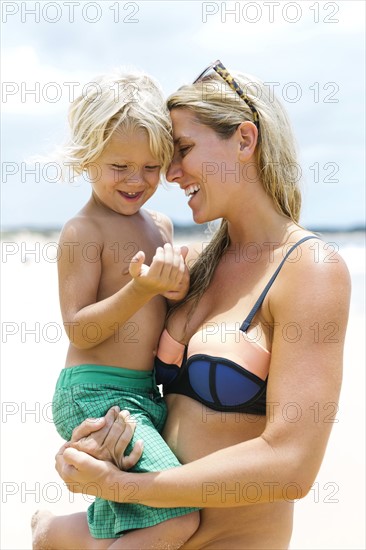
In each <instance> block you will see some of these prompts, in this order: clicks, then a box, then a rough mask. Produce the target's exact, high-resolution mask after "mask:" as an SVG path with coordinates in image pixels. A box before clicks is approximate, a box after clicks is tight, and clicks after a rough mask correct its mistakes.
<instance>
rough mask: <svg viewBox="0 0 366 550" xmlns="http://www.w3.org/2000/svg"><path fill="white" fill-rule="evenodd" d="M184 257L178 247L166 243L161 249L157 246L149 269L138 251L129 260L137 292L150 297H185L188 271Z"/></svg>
mask: <svg viewBox="0 0 366 550" xmlns="http://www.w3.org/2000/svg"><path fill="white" fill-rule="evenodd" d="M185 248H186V247H184V249H185ZM187 252H188V250H187V251H184V253H185V256H186V255H187ZM185 256H184V257H183V255H182V253H181V249H180V247H178V246H174V247H173V246H172V245H171V244H170V243H166V244H165V245H164V247H163V248H162V247H160V246H159V247H158V248H157V249H156V253H155V256H154V257H153V260H152V263H151V266H150V267H149V266H147V265H145V264H144V260H145V254H144V252H142V251H139V252H137V254H136V255H135V256H134V257H133V258H132V260H131V263H130V269H129V271H130V275H131V277H132V278H133V279H134V283H135V284H136V285H137V287H138V289H139V291H141V292H146V293H149V294H151V296H155V295H157V294H162V295H163V296H166V293H173V294H171V296H172V297H173V299H177V298H176V296H177V295H183V293H184V295H185V294H186V292H187V275H188V273H187V272H188V269H187V267H186V265H185V261H184V258H185ZM166 297H167V296H166ZM178 299H181V298H178Z"/></svg>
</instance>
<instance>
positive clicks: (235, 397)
mask: <svg viewBox="0 0 366 550" xmlns="http://www.w3.org/2000/svg"><path fill="white" fill-rule="evenodd" d="M314 238H315V239H317V238H318V237H316V236H315V235H311V236H307V237H304V238H303V239H301V240H300V241H298V242H297V243H296V244H295V245H293V246H292V247H291V248H290V250H289V251H288V252H287V254H286V255H285V257H284V258H283V260H282V261H281V263H280V265H279V266H278V268H277V269H276V271H275V272H274V274H273V275H272V277H271V279H270V280H269V282H268V283H267V285H266V286H265V288H264V290H263V292H262V293H261V295H260V296H259V298H258V300H257V301H256V303H255V304H254V306H253V308H252V310H251V311H250V313H249V315H248V316H247V317H246V319H245V320H244V321H243V323H242V324H241V325H240V326H239V323H234V324H232V325H228V324H227V323H222V325H223V326H224V330H225V337H224V336H223V334H220V327H219V326H218V324H217V323H206V324H205V328H204V329H202V330H201V331H199V332H197V333H196V334H194V335H193V336H192V338H191V339H190V341H189V343H188V344H187V345H185V344H182V343H180V342H177V341H176V340H174V339H173V338H172V337H171V336H170V334H169V333H168V331H167V330H166V329H165V330H164V331H163V333H162V335H161V337H160V342H159V347H158V351H157V354H156V358H155V373H156V382H157V384H162V385H163V392H164V395H167V394H169V393H177V394H181V395H186V396H188V397H191V398H192V399H195V400H196V401H199V402H200V403H202V404H204V405H206V406H207V407H209V408H211V409H213V410H216V411H226V412H241V413H251V414H259V415H265V414H266V389H267V378H268V372H269V365H270V360H271V354H270V352H269V351H267V350H265V349H264V348H263V347H262V346H261V345H260V344H258V343H257V342H255V340H254V339H252V338H249V337H248V336H247V330H248V328H249V327H250V325H251V322H252V320H253V319H254V316H255V315H256V313H257V311H258V310H259V309H260V307H261V305H262V303H263V300H264V298H265V297H266V295H267V293H268V291H269V289H270V288H271V286H272V284H273V282H274V281H275V279H276V277H277V275H278V274H279V272H280V270H281V268H282V266H283V264H284V263H285V261H286V259H287V258H288V256H289V255H290V254H291V252H292V251H293V250H294V249H295V248H296V247H298V246H299V245H300V244H301V243H303V242H304V241H307V240H308V239H314ZM227 334H231V336H234V339H233V338H229V342H226V339H227V338H226V335H227ZM207 348H209V354H208V353H207Z"/></svg>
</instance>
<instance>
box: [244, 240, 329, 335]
mask: <svg viewBox="0 0 366 550" xmlns="http://www.w3.org/2000/svg"><path fill="white" fill-rule="evenodd" d="M309 239H320V237H317V236H316V235H308V236H307V237H303V238H302V239H300V241H298V242H297V243H295V244H294V245H293V246H292V247H291V248H290V250H289V251H288V252H287V254H286V256H285V257H284V258H283V260H282V261H281V263H280V265H279V266H278V268H277V269H276V271H275V272H274V273H273V275H272V277H271V278H270V280H269V281H268V283H267V285H266V286H265V288H264V290H263V292H262V293H261V295H260V296H259V298H258V300H257V301H256V303H255V304H254V306H253V308H252V309H251V311H250V313H249V315H248V316H247V318H246V319H245V320H244V321H243V323H242V325H241V327H240V330H241V331H243V332H246V331H247V330H248V328H249V326H250V324H251V322H252V321H253V319H254V316H255V314H256V313H257V311H258V309H259V308H260V307H261V305H262V303H263V300H264V298H265V297H266V296H267V293H268V291H269V289H270V288H271V286H272V285H273V283H274V281H275V280H276V277H277V275H278V274H279V272H280V271H281V268H282V266H283V264H284V263H285V261H286V260H287V258H288V257H289V255H290V254H291V252H292V251H293V250H295V248H297V247H298V246H299V245H300V244H301V243H303V242H305V241H308V240H309Z"/></svg>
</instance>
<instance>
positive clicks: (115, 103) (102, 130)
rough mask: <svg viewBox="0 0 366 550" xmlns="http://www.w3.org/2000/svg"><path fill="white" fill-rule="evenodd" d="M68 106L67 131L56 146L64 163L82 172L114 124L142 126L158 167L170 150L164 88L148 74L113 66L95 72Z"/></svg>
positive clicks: (166, 162) (165, 165)
mask: <svg viewBox="0 0 366 550" xmlns="http://www.w3.org/2000/svg"><path fill="white" fill-rule="evenodd" d="M84 89H86V92H85V93H84V92H83V94H82V95H80V96H79V97H77V98H76V99H75V100H74V101H73V103H72V104H71V106H70V109H69V125H70V130H71V135H70V138H69V140H68V142H67V143H65V145H64V147H63V148H62V150H61V151H60V156H61V158H62V165H63V166H71V171H72V173H73V174H74V175H80V174H81V173H82V172H83V171H84V170H85V169H86V166H87V165H88V164H89V163H92V162H93V161H95V160H96V159H97V158H98V157H99V155H100V154H101V153H102V151H103V149H104V147H105V146H106V144H107V143H108V140H109V139H110V138H111V136H112V134H113V132H114V131H115V130H116V129H122V130H124V131H127V132H128V131H134V130H136V129H141V128H142V129H145V130H146V132H147V134H148V137H149V145H150V150H151V153H152V154H153V155H154V157H155V158H156V159H158V161H159V164H161V167H162V168H161V170H162V172H165V171H166V170H167V168H168V165H169V162H170V160H171V157H172V154H173V143H172V132H171V121H170V117H169V113H168V110H167V108H166V103H165V100H164V97H163V94H162V91H161V89H160V87H159V85H158V84H157V82H156V81H155V80H154V79H153V78H152V77H150V76H148V75H146V74H143V73H139V72H138V71H136V70H129V71H127V70H124V69H116V70H115V71H114V72H112V73H110V74H105V75H102V76H99V77H97V78H95V79H94V80H93V81H92V82H90V83H89V84H88V85H87V86H84Z"/></svg>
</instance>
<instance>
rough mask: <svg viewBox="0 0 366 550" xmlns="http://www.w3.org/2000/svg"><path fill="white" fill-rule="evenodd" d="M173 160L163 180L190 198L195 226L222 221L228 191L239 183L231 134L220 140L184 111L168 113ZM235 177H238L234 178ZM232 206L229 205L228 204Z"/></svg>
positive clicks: (233, 138) (227, 200) (237, 165)
mask: <svg viewBox="0 0 366 550" xmlns="http://www.w3.org/2000/svg"><path fill="white" fill-rule="evenodd" d="M170 115H171V118H172V122H173V139H174V157H173V160H172V162H171V164H170V166H169V169H168V172H167V176H166V177H167V180H168V181H170V182H174V183H178V184H179V185H180V187H181V189H183V190H184V191H185V193H186V195H187V196H190V199H189V201H188V204H189V206H190V208H191V209H192V214H193V219H194V221H195V222H196V223H205V222H208V221H212V220H215V219H218V218H222V217H225V212H226V206H227V205H228V204H229V198H230V197H229V193H228V192H229V190H230V188H231V185H232V184H233V183H236V187H238V182H239V179H240V174H238V172H239V171H240V167H239V163H238V157H237V148H236V140H237V138H236V137H235V134H234V136H233V137H232V138H229V139H225V140H224V139H222V138H220V137H219V136H218V135H217V133H216V132H215V131H214V130H212V129H211V128H209V127H208V126H205V125H203V124H201V123H199V122H198V121H197V119H196V118H195V117H194V115H193V114H192V112H191V111H189V110H188V109H183V108H182V109H172V111H171V113H170ZM238 176H239V177H238ZM231 206H232V202H231Z"/></svg>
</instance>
